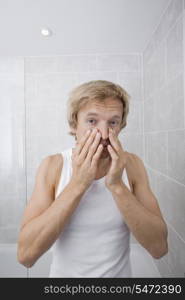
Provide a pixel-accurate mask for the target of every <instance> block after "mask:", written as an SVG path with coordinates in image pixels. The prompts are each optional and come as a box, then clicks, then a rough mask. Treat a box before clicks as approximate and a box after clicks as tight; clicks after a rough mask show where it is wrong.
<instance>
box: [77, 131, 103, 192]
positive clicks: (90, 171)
mask: <svg viewBox="0 0 185 300" xmlns="http://www.w3.org/2000/svg"><path fill="white" fill-rule="evenodd" d="M100 138H101V134H100V133H99V132H98V131H97V129H96V128H94V130H92V131H91V132H86V135H84V136H83V137H82V139H81V140H80V141H79V143H78V144H77V146H76V148H75V149H74V150H73V153H72V167H73V173H72V177H71V181H73V182H75V183H76V185H77V186H78V187H80V186H82V187H83V188H84V189H85V190H86V189H87V188H88V187H89V186H90V185H91V183H92V181H93V180H94V179H95V176H96V173H97V169H98V161H99V158H100V156H101V153H102V150H103V146H102V145H101V144H99V143H100Z"/></svg>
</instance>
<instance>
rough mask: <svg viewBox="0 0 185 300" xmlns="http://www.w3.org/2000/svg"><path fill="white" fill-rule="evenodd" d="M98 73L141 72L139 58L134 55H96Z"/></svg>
mask: <svg viewBox="0 0 185 300" xmlns="http://www.w3.org/2000/svg"><path fill="white" fill-rule="evenodd" d="M97 70H98V71H117V72H128V71H129V72H134V71H140V70H141V56H140V55H136V54H130V55H129V54H127V55H126V54H125V55H124V54H118V55H105V54H102V55H97Z"/></svg>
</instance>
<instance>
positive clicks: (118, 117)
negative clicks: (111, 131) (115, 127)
mask: <svg viewBox="0 0 185 300" xmlns="http://www.w3.org/2000/svg"><path fill="white" fill-rule="evenodd" d="M89 116H99V115H98V114H97V113H95V112H89V113H88V114H87V115H86V117H89ZM112 118H116V119H121V117H120V116H118V115H114V116H112V117H111V119H112Z"/></svg>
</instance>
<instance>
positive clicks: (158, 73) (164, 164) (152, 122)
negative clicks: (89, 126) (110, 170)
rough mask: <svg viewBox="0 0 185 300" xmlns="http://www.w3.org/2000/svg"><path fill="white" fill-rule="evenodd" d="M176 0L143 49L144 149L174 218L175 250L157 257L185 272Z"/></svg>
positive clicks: (184, 126)
mask: <svg viewBox="0 0 185 300" xmlns="http://www.w3.org/2000/svg"><path fill="white" fill-rule="evenodd" d="M183 5H184V3H183V1H181V0H172V1H171V2H170V4H169V6H168V7H167V9H166V11H165V12H164V14H163V16H162V18H161V20H160V22H159V25H158V26H157V28H156V29H155V31H154V33H153V35H152V37H151V40H150V41H149V43H148V45H147V47H146V49H145V51H144V53H143V78H144V143H145V147H144V154H145V164H146V166H147V171H148V173H149V176H150V179H151V183H152V186H153V190H154V191H155V194H156V195H157V198H158V200H159V204H160V208H161V210H162V213H163V215H164V217H165V220H166V221H167V224H168V232H169V235H168V243H169V252H168V254H167V255H166V256H164V257H163V258H161V259H159V260H155V263H156V264H157V266H158V269H159V271H160V273H161V275H162V276H164V277H165V276H168V277H169V276H172V277H175V276H179V277H184V276H185V105H184V103H185V100H184V83H185V82H184V81H185V70H184V57H183V54H184V50H183V49H185V48H184V42H183V34H185V30H184V29H185V27H184V24H185V10H184V7H183Z"/></svg>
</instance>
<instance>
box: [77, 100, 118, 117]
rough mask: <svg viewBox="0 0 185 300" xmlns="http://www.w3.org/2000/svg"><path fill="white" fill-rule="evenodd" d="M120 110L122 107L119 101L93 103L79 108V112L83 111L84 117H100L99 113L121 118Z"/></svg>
mask: <svg viewBox="0 0 185 300" xmlns="http://www.w3.org/2000/svg"><path fill="white" fill-rule="evenodd" d="M116 100H117V99H116ZM122 109H123V105H122V103H121V102H120V101H119V100H118V101H106V102H99V101H93V102H91V103H86V105H85V106H84V107H82V108H81V111H83V114H85V115H87V114H88V115H89V114H92V115H100V113H105V112H110V113H111V114H115V115H117V116H122Z"/></svg>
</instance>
